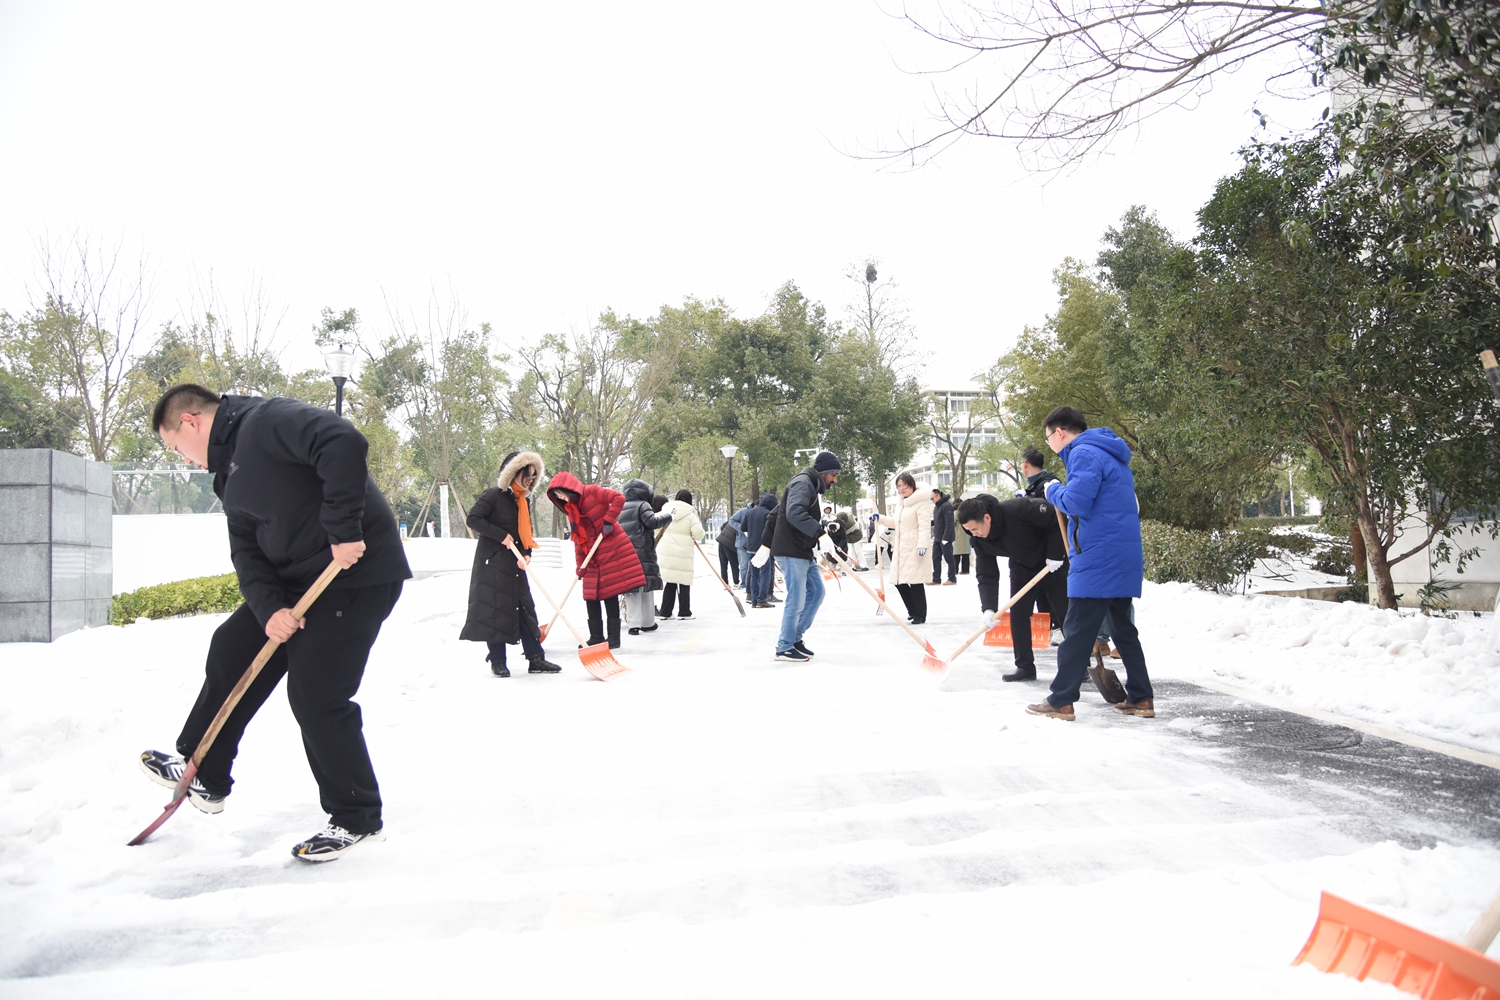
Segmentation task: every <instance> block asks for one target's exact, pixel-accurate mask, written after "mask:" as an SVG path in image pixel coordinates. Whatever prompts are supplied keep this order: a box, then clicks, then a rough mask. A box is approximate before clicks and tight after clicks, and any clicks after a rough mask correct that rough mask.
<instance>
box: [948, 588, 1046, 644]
mask: <svg viewBox="0 0 1500 1000" xmlns="http://www.w3.org/2000/svg"><path fill="white" fill-rule="evenodd" d="M1050 572H1052V570H1051V568H1050V567H1047V566H1043V567H1042V568H1041V569H1040V570H1038V571H1037V574H1036V576H1034V577H1032V578H1031V579H1030V580H1027V581H1026V586H1024V587H1022V588H1021V589H1020V590H1018V591H1016V592H1015V593H1014V594H1012V595H1011V598H1010V600H1008V601H1006V602H1005V606H1004V607H1002V608H1001V609H1000V610H999V611H996V612H995V624H994V625H993V626H991V627H990V628H985V627H984V626H983V625H981V626H980V627H979V630H978V631H976V632H975V633H974V634H973V635H971V636H969V638H968V639H966V640H965V641H964V644H963V645H962V646H959V647H958V648H957V649H955V650H954V651H953V655H952V656H950V657H948V662H949V663H952V662H953V661H954V660H956V659H958V656H959V654H960V653H962V652H963V651H964V650H966V649H968V648H969V647H970V646H972V645H974V640H975V639H978V638H979V637H980V636H984V644H985V645H986V646H1009V645H1011V636H1010V618H1009V616H1007V615H1006V612H1007V611H1009V610H1010V609H1011V608H1012V607H1014V606H1015V603H1016V602H1017V601H1019V600H1020V599H1021V598H1023V597H1025V596H1026V594H1027V593H1028V592H1029V591H1030V590H1031V588H1032V587H1035V586H1036V585H1037V584H1039V583H1041V582H1042V577H1044V576H1046V575H1047V574H1048V573H1050ZM1038 618H1045V619H1046V620H1047V621H1046V625H1047V630H1046V631H1045V632H1043V633H1042V637H1041V639H1040V640H1039V639H1037V619H1038ZM1002 625H1004V626H1005V641H1004V642H1003V643H1000V642H991V641H990V636H991V635H993V634H994V633H995V631H996V630H997V629H999V628H1000V626H1002ZM1051 641H1052V616H1051V615H1032V616H1031V642H1032V645H1037V644H1038V643H1040V645H1043V646H1045V645H1047V644H1048V643H1049V642H1051Z"/></svg>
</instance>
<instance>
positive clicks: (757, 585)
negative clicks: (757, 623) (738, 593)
mask: <svg viewBox="0 0 1500 1000" xmlns="http://www.w3.org/2000/svg"><path fill="white" fill-rule="evenodd" d="M745 572H747V573H749V574H750V576H749V578H748V579H749V583H747V584H746V585H745V593H746V594H748V595H749V596H750V603H751V604H764V603H766V601H767V600H768V599H769V598H770V596H771V587H772V585H773V584H774V583H775V582H776V571H775V570H774V569H772V568H771V564H770V562H767V563H766V564H765V565H764V566H756V565H755V564H754V563H751V564H750V568H749V569H747V570H746V571H745Z"/></svg>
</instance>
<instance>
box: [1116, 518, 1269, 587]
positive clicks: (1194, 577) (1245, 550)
mask: <svg viewBox="0 0 1500 1000" xmlns="http://www.w3.org/2000/svg"><path fill="white" fill-rule="evenodd" d="M1141 542H1142V546H1143V548H1144V549H1145V554H1146V579H1148V580H1152V581H1155V582H1156V583H1167V582H1170V581H1173V580H1180V581H1183V582H1185V583H1196V584H1198V586H1200V587H1205V588H1207V589H1209V590H1212V591H1214V592H1215V593H1219V594H1230V593H1234V592H1235V591H1237V590H1239V589H1241V585H1242V584H1243V583H1244V580H1245V577H1246V576H1248V575H1249V573H1250V570H1251V569H1252V568H1253V567H1254V566H1255V560H1256V559H1258V558H1260V557H1261V556H1263V555H1266V554H1267V552H1268V550H1269V548H1270V545H1271V536H1270V533H1269V532H1264V531H1254V532H1252V531H1189V530H1188V529H1186V528H1175V527H1173V526H1172V525H1170V524H1162V523H1161V522H1159V521H1142V522H1141Z"/></svg>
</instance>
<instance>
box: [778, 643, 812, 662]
mask: <svg viewBox="0 0 1500 1000" xmlns="http://www.w3.org/2000/svg"><path fill="white" fill-rule="evenodd" d="M776 659H778V660H780V661H782V662H783V663H806V662H807V661H808V660H811V659H812V657H811V656H808V655H807V654H806V653H804V652H802V650H800V649H798V648H797V647H796V646H793V647H792V648H791V649H783V650H781V651H780V652H778V653H777V654H776Z"/></svg>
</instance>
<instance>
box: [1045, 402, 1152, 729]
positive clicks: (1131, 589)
mask: <svg viewBox="0 0 1500 1000" xmlns="http://www.w3.org/2000/svg"><path fill="white" fill-rule="evenodd" d="M1044 428H1045V430H1046V432H1047V447H1049V448H1051V449H1052V450H1053V451H1055V452H1057V454H1058V456H1059V457H1060V458H1061V459H1062V461H1063V467H1064V468H1066V469H1067V471H1068V481H1067V483H1066V484H1064V483H1061V482H1057V481H1053V482H1049V483H1048V484H1047V486H1046V492H1047V501H1048V502H1049V503H1051V504H1052V506H1053V507H1056V508H1057V509H1058V510H1059V511H1061V512H1062V513H1063V514H1064V515H1065V516H1066V517H1067V538H1068V550H1069V553H1070V556H1071V559H1070V565H1069V569H1068V612H1067V617H1066V618H1065V619H1064V621H1063V641H1062V645H1060V646H1058V647H1057V676H1056V677H1054V678H1053V679H1052V693H1051V694H1049V695H1048V696H1047V698H1046V699H1045V700H1044V701H1041V702H1039V703H1038V704H1035V705H1028V706H1027V708H1026V711H1028V712H1030V713H1031V714H1033V715H1046V716H1050V717H1052V718H1059V719H1066V720H1069V721H1071V720H1072V719H1073V718H1074V715H1073V703H1074V702H1076V701H1077V700H1078V692H1079V688H1080V687H1081V686H1082V685H1083V679H1084V676H1085V675H1086V674H1087V673H1088V664H1089V654H1090V653H1091V652H1092V651H1093V649H1094V637H1095V636H1096V635H1098V634H1099V625H1100V623H1101V622H1103V621H1104V617H1105V616H1106V615H1108V616H1109V617H1110V618H1111V620H1112V621H1113V623H1114V626H1113V627H1114V635H1115V642H1116V644H1117V645H1118V646H1119V648H1120V658H1121V659H1122V660H1123V661H1124V665H1125V673H1126V680H1125V701H1124V702H1122V703H1121V704H1118V705H1116V706H1115V710H1116V711H1118V712H1123V713H1124V714H1126V715H1136V716H1141V717H1143V718H1148V719H1149V718H1152V717H1154V716H1155V715H1156V708H1155V702H1154V699H1153V695H1152V691H1151V678H1150V676H1148V674H1147V672H1146V654H1145V653H1144V652H1143V651H1142V650H1141V640H1140V634H1139V633H1138V632H1137V631H1136V628H1135V622H1134V620H1133V615H1132V610H1133V609H1132V599H1133V598H1136V597H1140V596H1141V580H1142V578H1143V577H1144V575H1145V573H1144V569H1145V558H1144V555H1143V553H1142V549H1141V513H1140V504H1139V503H1138V502H1137V501H1136V498H1135V477H1134V476H1133V475H1132V474H1131V472H1130V446H1129V445H1127V444H1126V443H1125V442H1124V441H1122V440H1120V438H1119V437H1117V436H1116V435H1115V432H1114V431H1112V430H1110V429H1109V428H1108V427H1095V428H1093V429H1090V428H1089V425H1088V422H1087V421H1086V420H1084V417H1083V414H1081V413H1079V412H1078V411H1077V410H1075V409H1073V408H1072V407H1071V406H1059V407H1058V408H1057V409H1055V410H1053V411H1052V412H1051V413H1049V414H1047V419H1046V421H1045V424H1044Z"/></svg>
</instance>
